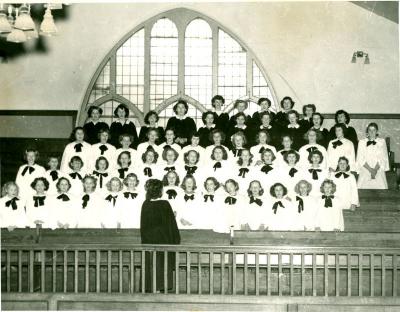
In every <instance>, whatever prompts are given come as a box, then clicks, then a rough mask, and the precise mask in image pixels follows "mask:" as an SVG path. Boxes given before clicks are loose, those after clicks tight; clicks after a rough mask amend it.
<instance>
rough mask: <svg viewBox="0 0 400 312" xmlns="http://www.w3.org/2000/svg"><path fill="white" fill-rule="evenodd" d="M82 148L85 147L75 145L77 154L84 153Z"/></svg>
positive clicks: (78, 144) (79, 144)
mask: <svg viewBox="0 0 400 312" xmlns="http://www.w3.org/2000/svg"><path fill="white" fill-rule="evenodd" d="M82 147H83V145H82V143H77V144H75V145H74V149H75V152H77V153H80V152H82Z"/></svg>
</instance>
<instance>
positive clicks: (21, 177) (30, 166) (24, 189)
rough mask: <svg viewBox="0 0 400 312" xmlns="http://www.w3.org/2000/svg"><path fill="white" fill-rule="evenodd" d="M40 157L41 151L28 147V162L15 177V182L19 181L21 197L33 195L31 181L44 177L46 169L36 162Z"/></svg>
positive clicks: (25, 154)
mask: <svg viewBox="0 0 400 312" xmlns="http://www.w3.org/2000/svg"><path fill="white" fill-rule="evenodd" d="M38 158H39V152H38V151H37V150H35V149H27V150H26V151H25V153H24V160H25V161H26V164H25V165H22V166H21V167H19V169H18V173H17V177H16V179H15V183H17V185H18V189H19V196H21V197H29V196H31V195H33V193H34V191H33V189H32V188H31V183H32V182H33V180H35V179H36V178H39V177H44V176H45V174H46V170H45V169H44V168H43V167H42V166H39V165H38V164H36V161H37V159H38Z"/></svg>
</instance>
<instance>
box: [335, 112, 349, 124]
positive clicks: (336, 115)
mask: <svg viewBox="0 0 400 312" xmlns="http://www.w3.org/2000/svg"><path fill="white" fill-rule="evenodd" d="M341 114H344V117H345V118H346V125H347V124H348V123H349V122H350V115H349V113H348V112H346V111H345V110H343V109H339V110H338V111H337V112H336V113H335V122H336V123H338V116H339V115H341Z"/></svg>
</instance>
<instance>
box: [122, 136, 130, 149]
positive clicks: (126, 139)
mask: <svg viewBox="0 0 400 312" xmlns="http://www.w3.org/2000/svg"><path fill="white" fill-rule="evenodd" d="M131 144H132V141H131V138H130V137H129V136H124V137H122V140H121V145H122V147H123V148H129V146H131Z"/></svg>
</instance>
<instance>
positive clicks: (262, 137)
mask: <svg viewBox="0 0 400 312" xmlns="http://www.w3.org/2000/svg"><path fill="white" fill-rule="evenodd" d="M258 140H259V141H260V144H266V143H267V135H266V134H265V133H264V132H261V133H260V134H259V135H258Z"/></svg>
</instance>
